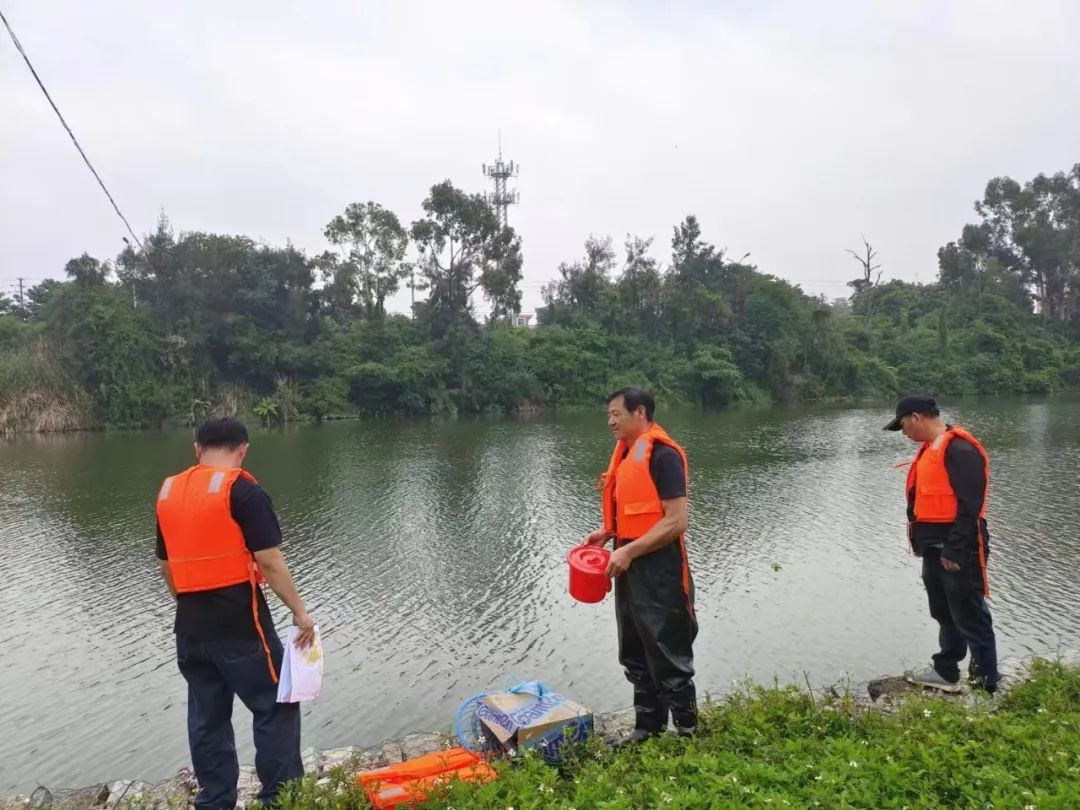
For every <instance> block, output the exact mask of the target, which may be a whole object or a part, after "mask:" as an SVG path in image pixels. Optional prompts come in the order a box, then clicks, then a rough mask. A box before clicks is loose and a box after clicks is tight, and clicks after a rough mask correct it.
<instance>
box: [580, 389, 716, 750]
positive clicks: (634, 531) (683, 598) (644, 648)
mask: <svg viewBox="0 0 1080 810" xmlns="http://www.w3.org/2000/svg"><path fill="white" fill-rule="evenodd" d="M655 407H656V403H655V401H654V399H653V396H652V394H650V393H649V392H648V391H644V390H642V389H641V388H623V389H621V390H619V391H616V392H615V393H614V394H612V395H611V396H610V397H609V398H608V427H609V428H610V429H611V432H612V433H613V434H614V436H615V440H616V443H615V452H614V453H613V454H612V456H611V463H610V465H609V466H608V470H607V472H606V473H605V474H604V475H602V476H601V479H600V486H601V488H602V490H603V515H604V525H603V528H600V529H597V530H596V531H594V532H591V533H590V534H589V535H588V536H587V537H586V538H585V542H586V543H587V544H589V545H593V546H603V545H604V544H605V543H607V541H608V540H611V539H614V541H615V550H614V552H613V553H612V555H611V561H610V563H609V565H608V571H607V573H608V576H609V577H613V578H614V579H615V619H616V624H617V625H618V631H619V662H620V663H621V664H622V665H623V667H624V668H625V670H626V677H627V680H629V681H630V683H631V684H633V686H634V715H635V722H634V731H633V732H632V734H631V735H630V737H629V738H628V739H627V740H626V741H625V742H628V743H638V742H642V741H643V740H645V739H647V738H649V737H651V736H654V735H656V734H660V733H661V732H663V731H664V730H665V729H666V728H667V725H668V712H669V710H670V713H671V719H672V720H673V721H674V724H675V729H676V731H677V732H678V733H679V734H681V735H684V736H690V735H692V734H693V733H694V732H695V730H696V728H697V701H696V696H695V692H694V680H693V678H694V651H693V643H694V638H695V637H696V636H697V629H698V628H697V618H696V617H695V614H694V583H693V580H692V578H691V576H690V566H689V563H688V561H687V557H686V545H685V541H684V535H685V532H686V512H687V500H686V482H687V478H688V467H687V463H686V453H684V452H683V449H682V448H681V447H679V445H678V444H676V443H675V441H674V440H673V439H672V438H671V437H670V436H668V434H667V433H666V432H665V431H664V429H663V428H662V427H660V426H659V425H658V424H656V423H655V422H653V411H654V409H655Z"/></svg>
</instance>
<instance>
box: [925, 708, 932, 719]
mask: <svg viewBox="0 0 1080 810" xmlns="http://www.w3.org/2000/svg"><path fill="white" fill-rule="evenodd" d="M931 714H933V712H932V711H930V710H929V709H923V710H922V716H923V717H929V716H930V715H931Z"/></svg>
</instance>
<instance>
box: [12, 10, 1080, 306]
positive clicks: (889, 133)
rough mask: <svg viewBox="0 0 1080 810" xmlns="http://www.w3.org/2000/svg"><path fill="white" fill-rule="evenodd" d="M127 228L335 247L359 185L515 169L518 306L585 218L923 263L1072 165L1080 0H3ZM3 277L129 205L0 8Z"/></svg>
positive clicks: (841, 264)
mask: <svg viewBox="0 0 1080 810" xmlns="http://www.w3.org/2000/svg"><path fill="white" fill-rule="evenodd" d="M0 8H2V9H3V10H4V12H5V14H6V16H7V17H8V20H9V22H10V23H11V24H12V26H13V27H14V29H15V31H16V33H17V34H18V36H19V38H20V40H21V41H22V44H23V46H24V47H25V48H26V50H27V52H28V53H29V55H30V58H31V59H32V60H33V61H34V63H35V66H36V67H37V69H38V72H39V73H40V75H41V77H42V79H43V80H44V81H45V83H46V86H47V87H48V88H49V90H50V91H51V93H52V95H53V97H54V99H55V100H56V101H57V103H58V104H59V105H60V108H61V110H62V111H63V112H64V113H65V115H66V117H67V119H68V122H69V123H70V124H71V126H72V127H73V128H74V130H75V132H76V135H77V136H78V137H79V139H80V140H81V142H82V144H83V146H84V148H85V149H86V151H87V153H88V154H89V156H90V158H91V160H92V161H93V162H94V163H95V165H96V166H97V168H98V170H99V171H100V172H101V174H102V176H103V177H104V179H105V182H106V184H107V185H108V186H109V187H110V189H111V190H112V192H113V194H114V196H115V197H116V199H117V201H118V202H119V204H120V207H121V209H122V210H123V211H124V212H125V214H126V215H127V216H128V218H129V219H130V220H131V222H132V225H133V226H134V228H135V230H136V232H137V233H140V234H141V233H144V232H147V231H149V230H151V229H152V228H153V226H154V223H155V220H156V218H157V216H158V213H159V212H160V211H161V210H164V211H165V212H166V213H167V214H168V216H169V217H170V219H171V220H172V222H173V224H174V226H175V227H176V228H177V229H178V230H206V231H217V232H228V233H243V234H248V235H250V236H252V237H255V238H257V239H261V240H265V241H267V242H270V243H273V244H281V243H283V242H284V241H285V240H287V239H289V240H292V242H293V243H294V244H296V245H297V246H299V247H301V248H303V249H305V250H306V251H308V252H309V253H311V252H315V251H318V250H320V249H322V248H323V247H324V242H323V239H322V236H321V231H322V226H323V225H324V224H325V223H326V222H327V221H328V220H329V219H330V218H331V217H332V216H333V215H334V214H336V213H338V212H339V211H340V210H341V209H342V208H343V207H344V206H345V205H346V204H347V203H349V202H352V201H363V200H368V199H371V200H376V201H379V202H381V203H383V204H384V205H386V206H388V207H390V208H392V209H394V210H395V211H397V212H398V214H399V216H401V218H402V219H403V220H405V221H411V220H413V219H415V218H416V217H417V216H419V213H420V202H421V200H422V199H423V197H424V195H425V192H426V190H427V189H428V188H429V187H430V186H431V185H432V184H433V183H435V182H438V181H441V180H443V179H446V178H449V179H451V180H452V181H453V182H454V183H455V184H457V185H459V186H461V187H463V188H466V189H468V190H470V191H482V190H484V188H485V178H484V177H483V176H482V174H481V172H480V167H481V164H482V163H484V162H485V161H491V160H492V159H493V158H494V157H495V154H496V151H497V133H498V131H499V130H500V129H501V130H502V141H503V153H504V156H505V157H507V158H512V159H513V160H515V161H516V162H518V163H519V164H520V165H521V175H520V177H519V179H518V181H517V188H518V189H519V190H520V193H521V205H520V206H519V207H516V208H513V209H511V214H510V220H511V224H512V225H514V226H515V227H516V228H517V229H518V231H519V232H520V233H521V235H522V238H523V242H524V252H525V286H524V292H525V308H526V310H527V311H528V310H531V309H532V308H534V307H535V306H536V305H537V304H538V303H539V287H540V285H541V284H542V283H543V282H544V281H546V280H548V279H549V278H551V277H552V276H553V275H554V274H555V273H556V267H557V266H558V264H559V262H560V261H563V260H566V259H572V258H574V257H576V256H578V255H579V254H580V253H581V244H582V242H583V240H584V238H585V237H586V236H588V235H589V234H590V233H595V234H598V235H603V234H610V235H612V236H613V237H614V238H615V240H616V241H617V242H619V243H621V241H622V240H623V239H624V238H625V236H626V234H628V233H635V234H641V235H643V236H655V237H656V243H655V252H656V255H657V257H658V258H659V259H661V260H662V261H665V262H666V261H667V259H668V254H669V241H670V235H671V229H672V226H673V224H674V223H676V222H677V221H679V220H680V219H681V218H682V217H684V216H685V215H686V214H688V213H695V214H697V216H698V218H699V219H700V220H701V222H702V225H703V228H704V231H705V235H706V237H707V238H708V239H709V240H710V241H712V242H714V243H715V244H717V245H718V246H721V247H726V248H727V249H728V250H729V252H730V253H731V254H733V255H734V256H735V257H738V256H741V255H742V254H744V253H746V252H747V251H749V252H750V253H751V258H750V261H752V262H754V263H755V264H756V265H757V266H758V267H759V268H760V269H761V270H763V271H765V272H769V273H773V274H776V275H778V276H781V277H783V278H787V279H790V280H791V281H793V282H796V283H799V284H801V285H802V286H803V288H804V289H806V290H808V291H810V292H813V293H819V292H823V293H826V294H827V295H829V296H830V297H833V296H838V295H842V294H845V292H846V290H845V287H844V282H845V281H847V280H848V279H850V278H852V277H853V276H854V275H855V272H853V271H857V269H858V268H857V266H856V265H855V264H854V261H853V260H852V259H851V257H850V256H847V255H846V254H845V248H848V247H856V246H858V244H859V241H860V234H866V236H867V237H868V238H869V239H870V240H871V242H872V243H873V244H874V246H875V247H876V248H878V249H879V250H880V255H881V261H882V263H883V267H884V270H885V274H886V277H887V278H889V277H895V278H903V279H913V280H919V281H929V280H932V279H933V278H934V276H935V273H936V258H935V253H936V250H937V248H938V247H939V246H940V245H942V244H943V243H945V242H946V241H948V240H950V239H953V238H955V237H956V236H957V235H958V234H959V231H960V228H961V227H962V226H963V224H964V223H965V222H967V221H970V220H971V219H972V218H973V217H974V214H973V212H972V202H973V201H974V200H975V199H976V198H977V197H979V196H980V195H981V192H982V190H983V188H984V186H985V184H986V181H987V180H988V179H989V178H991V177H993V176H996V175H1001V174H1008V175H1011V176H1013V177H1016V178H1018V179H1029V178H1030V177H1031V176H1033V175H1034V174H1036V173H1038V172H1040V171H1044V172H1053V171H1058V170H1062V169H1067V168H1068V167H1070V166H1071V165H1073V164H1074V163H1076V162H1080V48H1077V47H1076V43H1077V42H1080V3H1077V2H1075V0H1027V2H1025V3H1020V2H1016V1H1015V0H1008V1H1006V0H964V1H960V2H948V1H947V0H904V2H896V1H895V0H893V1H892V2H884V1H883V2H869V0H819V1H818V2H814V3H809V2H801V1H799V0H791V1H790V2H789V1H787V0H775V1H769V0H761V2H757V1H756V0H727V1H724V0H715V1H714V2H709V1H708V0H699V1H698V2H690V1H687V2H670V3H662V2H646V0H627V1H626V2H591V1H590V0H574V1H573V2H570V1H569V0H567V1H565V2H563V1H561V0H544V2H532V3H529V4H525V3H517V2H512V0H505V1H504V2H503V3H501V4H495V3H482V2H466V1H464V0H463V2H456V3H448V2H445V1H444V2H430V3H421V2H393V3H390V2H374V0H350V1H348V2H347V1H346V0H325V1H324V2H287V1H286V0H259V2H255V1H254V0H228V2H221V1H220V0H218V1H217V2H209V1H208V0H185V2H179V3H148V2H143V1H142V0H100V2H93V3H86V2H78V1H77V0H0ZM0 33H2V34H3V39H0V190H2V191H0V289H4V288H8V289H10V286H11V285H12V284H13V283H14V281H15V278H16V277H18V276H24V277H26V278H27V279H30V280H39V279H41V278H44V277H46V276H54V277H58V276H59V275H61V274H62V268H63V264H64V262H65V261H66V260H67V259H68V258H69V257H71V256H73V255H77V254H80V253H82V252H83V251H87V252H89V253H91V254H93V255H96V256H98V257H100V258H111V257H114V256H115V255H116V253H117V252H119V250H120V249H121V248H122V247H123V245H122V243H121V241H120V239H121V236H123V235H124V233H125V232H124V230H123V227H122V225H121V223H120V222H119V220H118V219H117V218H116V215H115V214H114V213H113V211H112V209H111V208H110V207H109V205H108V202H107V201H106V199H105V198H104V195H103V194H102V193H101V190H100V189H99V188H98V187H97V185H96V183H95V182H94V180H93V178H92V177H91V176H90V174H89V172H88V171H87V170H86V168H85V166H83V164H82V162H81V159H80V158H79V156H78V154H77V153H76V151H75V149H74V148H73V146H72V144H71V143H70V141H69V140H68V138H67V135H66V134H65V133H64V131H63V130H62V128H61V127H60V124H59V122H58V121H57V120H56V118H55V116H54V114H53V112H52V110H51V109H50V108H49V107H48V106H47V104H46V102H45V100H44V98H43V97H42V95H41V94H40V92H39V90H38V89H37V87H36V85H35V84H34V83H33V80H32V78H31V76H30V74H29V72H28V71H27V70H26V67H25V65H24V64H23V63H22V60H21V58H20V57H19V56H18V54H17V53H16V51H15V49H14V47H13V46H12V44H11V42H10V41H9V40H8V38H7V35H6V32H0Z"/></svg>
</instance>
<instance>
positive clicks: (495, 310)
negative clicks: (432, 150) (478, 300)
mask: <svg viewBox="0 0 1080 810" xmlns="http://www.w3.org/2000/svg"><path fill="white" fill-rule="evenodd" d="M423 208H424V213H425V215H426V216H425V217H424V218H423V219H420V220H418V221H416V222H414V223H413V226H412V238H413V241H414V243H415V244H416V248H417V250H418V251H419V254H420V261H419V264H418V266H419V268H420V271H421V273H422V274H423V276H424V281H425V284H426V288H427V290H428V292H429V296H428V301H427V304H426V313H425V315H426V319H427V322H428V324H429V326H430V329H431V333H432V335H433V336H435V337H438V338H441V337H444V336H446V334H447V333H448V332H449V331H450V330H451V328H452V327H454V326H457V325H461V324H471V323H474V321H473V317H472V297H473V294H474V293H475V292H476V291H477V290H481V291H482V292H483V294H484V296H485V297H486V298H487V300H488V302H489V303H490V304H491V310H492V315H493V317H494V318H496V319H499V318H502V317H504V316H507V315H509V314H511V313H516V312H519V311H520V310H521V292H520V290H519V289H518V283H519V282H520V281H521V241H520V240H519V239H518V237H517V235H516V234H515V233H514V230H513V228H509V227H506V228H504V227H502V226H501V225H500V223H499V220H498V218H497V217H496V216H495V212H494V211H493V210H492V209H491V206H490V205H488V203H487V202H486V201H485V200H484V198H483V197H482V196H480V195H479V194H466V193H465V192H463V191H460V190H459V189H456V188H454V186H453V184H451V183H450V181H449V180H447V181H446V182H443V183H439V184H438V185H436V186H432V188H431V193H430V194H429V195H428V197H427V199H425V200H424V203H423Z"/></svg>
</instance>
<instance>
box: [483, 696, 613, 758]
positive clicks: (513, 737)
mask: <svg viewBox="0 0 1080 810" xmlns="http://www.w3.org/2000/svg"><path fill="white" fill-rule="evenodd" d="M476 716H477V718H478V719H479V720H480V722H481V723H483V724H484V727H485V728H486V729H487V730H488V731H489V732H491V734H492V735H493V736H494V737H495V739H497V740H498V741H499V744H500V745H502V747H503V748H504V749H506V750H510V749H518V748H526V749H533V750H536V751H538V752H540V753H541V754H543V756H544V758H545V759H548V760H550V761H557V760H558V759H559V751H560V748H561V747H562V745H563V744H564V743H565V742H567V741H570V742H577V741H580V740H584V739H586V738H587V737H588V736H589V735H590V734H592V730H593V717H592V712H590V711H589V710H588V709H586V708H585V707H584V706H580V705H578V704H577V703H574V702H573V701H571V700H567V699H566V698H564V697H563V696H562V695H558V694H555V693H553V692H548V693H546V694H544V695H543V696H542V697H536V696H535V695H531V694H515V693H513V692H494V693H492V694H490V695H487V696H486V697H484V698H483V699H481V701H480V702H479V704H477V707H476Z"/></svg>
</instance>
